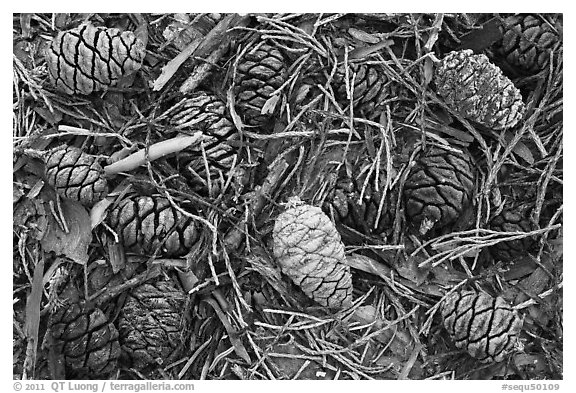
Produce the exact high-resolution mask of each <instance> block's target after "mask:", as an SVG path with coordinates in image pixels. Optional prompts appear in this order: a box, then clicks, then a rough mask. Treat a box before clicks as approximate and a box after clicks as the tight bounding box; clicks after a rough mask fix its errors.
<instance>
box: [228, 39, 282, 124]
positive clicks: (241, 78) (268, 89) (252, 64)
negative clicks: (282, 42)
mask: <svg viewBox="0 0 576 393" xmlns="http://www.w3.org/2000/svg"><path fill="white" fill-rule="evenodd" d="M236 72H237V73H236V77H235V81H234V83H235V93H236V110H237V111H238V113H239V114H240V115H241V117H242V119H243V122H244V123H245V124H248V125H251V126H258V127H262V126H265V125H267V124H268V122H269V121H270V119H271V117H273V113H274V112H275V109H274V110H272V111H270V112H267V113H262V109H263V108H264V106H265V104H266V103H267V102H268V100H269V99H270V98H271V97H272V93H273V92H274V91H276V90H277V89H278V88H280V87H281V86H282V85H283V84H284V82H286V77H287V76H286V74H287V67H286V61H285V59H284V56H283V55H282V53H281V52H280V51H279V50H278V49H277V48H275V47H273V46H271V45H270V44H268V43H263V44H260V43H259V44H257V45H256V46H254V47H253V48H251V49H250V50H248V52H246V53H245V54H244V56H243V57H242V58H241V59H240V61H239V63H238V66H237V70H236ZM278 106H279V105H276V106H275V108H278Z"/></svg>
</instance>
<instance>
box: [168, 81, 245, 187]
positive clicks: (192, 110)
mask: <svg viewBox="0 0 576 393" xmlns="http://www.w3.org/2000/svg"><path fill="white" fill-rule="evenodd" d="M169 117H170V123H171V124H172V125H174V126H176V127H177V129H178V131H179V132H182V133H191V132H196V131H202V132H203V133H204V136H203V137H202V143H203V144H204V150H205V152H206V158H207V160H208V162H209V164H210V165H211V166H215V167H217V168H220V169H225V170H229V169H230V168H231V167H232V163H233V162H234V156H235V155H236V152H237V148H236V147H233V146H232V145H234V143H235V141H236V140H237V139H238V133H237V132H236V128H235V127H234V124H232V121H231V120H230V119H229V118H228V116H227V115H226V104H225V103H224V101H222V100H221V99H220V98H219V97H218V96H216V95H215V94H213V93H210V92H205V91H199V92H195V93H193V94H191V95H190V96H189V97H186V98H185V99H183V100H182V101H180V102H179V103H178V104H176V105H175V106H174V107H173V108H171V110H170V112H169ZM186 156H187V151H184V152H181V153H180V154H179V157H180V158H182V160H181V161H188V159H186V158H185V157H186ZM189 160H190V163H189V165H192V166H193V168H192V169H193V170H195V171H196V172H197V173H200V174H201V173H203V172H204V171H205V164H204V160H203V158H202V153H201V152H200V149H199V148H198V149H196V151H195V152H194V154H193V155H191V157H189ZM213 177H214V176H213Z"/></svg>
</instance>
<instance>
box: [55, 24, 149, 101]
mask: <svg viewBox="0 0 576 393" xmlns="http://www.w3.org/2000/svg"><path fill="white" fill-rule="evenodd" d="M145 54H146V48H145V47H144V43H143V42H142V41H141V40H140V39H138V38H137V37H136V36H135V35H134V33H132V32H131V31H125V32H120V30H118V29H114V28H111V29H109V28H105V27H96V26H93V25H91V24H89V23H88V24H83V25H81V26H79V27H77V28H75V29H72V30H68V31H63V32H60V33H59V34H58V35H57V36H56V37H55V38H54V40H53V41H52V44H51V45H50V47H49V48H48V49H47V50H46V63H47V65H48V72H49V74H50V80H51V81H52V83H53V84H54V85H55V86H56V87H57V88H58V89H59V90H61V91H63V92H65V93H67V94H90V93H92V92H94V91H99V90H103V89H105V88H107V87H108V86H114V85H116V83H117V82H118V80H119V79H120V78H121V77H122V76H124V75H128V74H131V73H133V72H135V71H137V70H138V69H140V67H141V65H142V60H143V59H144V55H145Z"/></svg>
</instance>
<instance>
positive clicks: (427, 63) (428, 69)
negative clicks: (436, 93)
mask: <svg viewBox="0 0 576 393" xmlns="http://www.w3.org/2000/svg"><path fill="white" fill-rule="evenodd" d="M433 76H434V62H433V61H432V59H431V58H430V57H427V58H426V59H424V86H428V85H429V84H430V81H432V77H433Z"/></svg>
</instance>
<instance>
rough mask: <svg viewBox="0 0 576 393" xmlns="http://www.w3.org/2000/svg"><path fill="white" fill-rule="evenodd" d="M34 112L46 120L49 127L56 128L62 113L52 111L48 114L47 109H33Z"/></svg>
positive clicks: (56, 110) (55, 110)
mask: <svg viewBox="0 0 576 393" xmlns="http://www.w3.org/2000/svg"><path fill="white" fill-rule="evenodd" d="M34 112H36V113H38V114H39V115H40V117H42V118H43V119H44V120H46V121H47V122H48V123H50V125H52V126H56V125H57V124H58V123H60V122H61V121H62V112H60V111H59V110H58V109H54V112H50V110H49V109H47V108H40V107H38V108H34Z"/></svg>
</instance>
